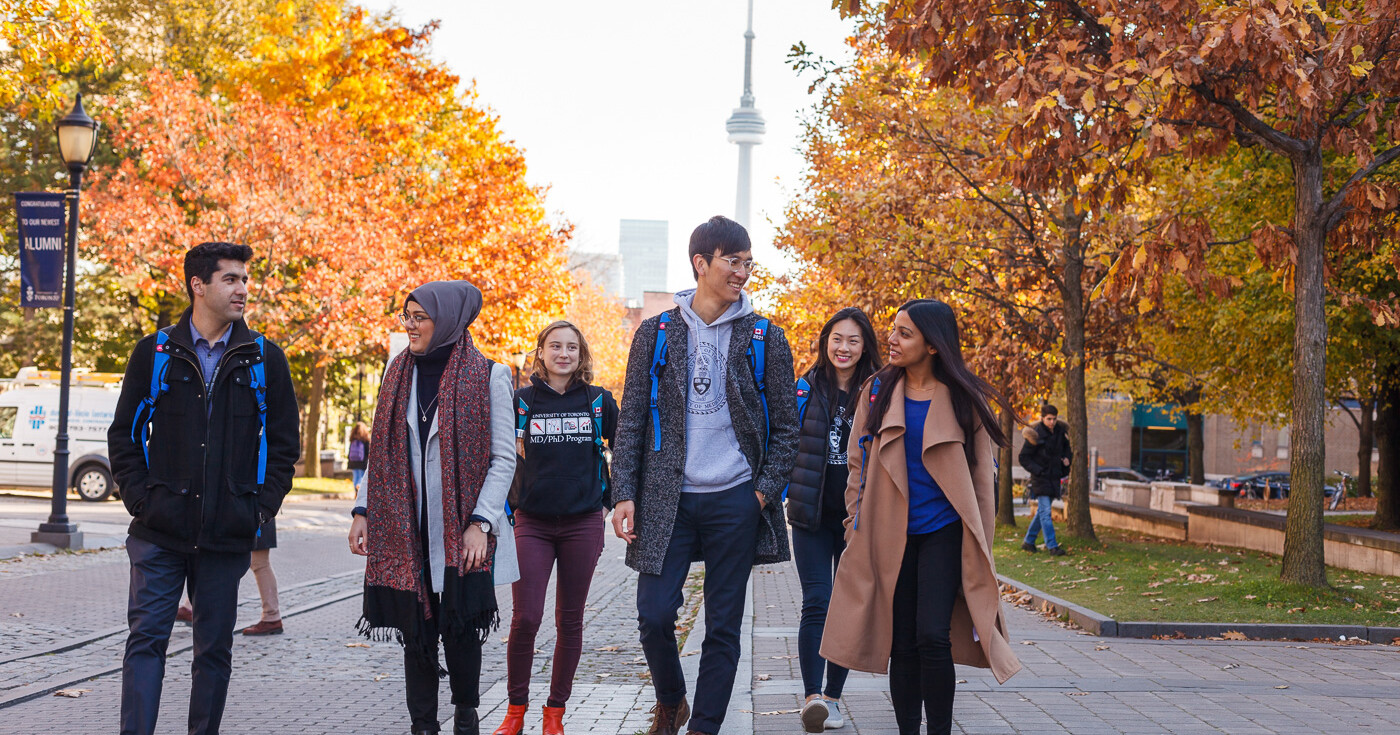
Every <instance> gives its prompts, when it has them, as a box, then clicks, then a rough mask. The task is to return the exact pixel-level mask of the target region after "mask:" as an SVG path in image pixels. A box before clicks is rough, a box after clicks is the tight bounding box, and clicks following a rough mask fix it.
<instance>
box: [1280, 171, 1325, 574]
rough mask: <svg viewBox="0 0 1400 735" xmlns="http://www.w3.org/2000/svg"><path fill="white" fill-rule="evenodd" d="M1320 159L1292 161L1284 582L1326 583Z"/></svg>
mask: <svg viewBox="0 0 1400 735" xmlns="http://www.w3.org/2000/svg"><path fill="white" fill-rule="evenodd" d="M1322 176H1323V170H1322V158H1321V156H1320V155H1319V154H1318V151H1317V149H1316V147H1314V148H1313V149H1312V150H1310V151H1309V152H1308V153H1306V154H1303V155H1300V156H1298V157H1297V158H1295V159H1294V161H1293V181H1294V193H1295V196H1296V198H1297V204H1296V206H1295V207H1294V210H1293V211H1294V214H1293V233H1294V235H1293V236H1294V241H1295V244H1296V246H1297V248H1298V253H1297V264H1296V266H1295V270H1294V275H1293V417H1292V421H1291V428H1290V437H1291V439H1292V441H1291V442H1290V443H1291V449H1292V452H1291V455H1290V461H1289V468H1288V469H1289V475H1290V478H1289V491H1288V520H1287V523H1286V525H1285V526H1284V536H1283V571H1282V573H1281V575H1280V578H1281V579H1282V580H1283V581H1285V582H1292V583H1294V584H1302V585H1307V586H1309V587H1326V586H1327V567H1326V566H1325V564H1324V559H1323V553H1322V504H1323V497H1322V487H1323V477H1324V472H1323V464H1324V462H1325V461H1326V446H1325V444H1324V441H1325V437H1324V435H1323V432H1324V429H1325V428H1326V427H1325V423H1324V422H1325V420H1326V416H1325V413H1326V406H1327V397H1326V393H1325V391H1324V387H1325V382H1326V380H1325V379H1326V374H1327V373H1326V370H1327V314H1326V310H1325V298H1326V293H1325V290H1324V289H1325V286H1326V273H1325V270H1324V269H1325V258H1324V256H1325V254H1326V247H1327V231H1326V229H1325V227H1326V222H1325V219H1324V216H1323V199H1322Z"/></svg>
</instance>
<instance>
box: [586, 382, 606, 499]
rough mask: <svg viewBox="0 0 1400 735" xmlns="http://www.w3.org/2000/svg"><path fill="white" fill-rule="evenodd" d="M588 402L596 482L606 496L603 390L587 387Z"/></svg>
mask: <svg viewBox="0 0 1400 735" xmlns="http://www.w3.org/2000/svg"><path fill="white" fill-rule="evenodd" d="M588 395H589V397H590V400H589V402H588V407H589V411H590V413H592V414H593V450H594V453H595V454H597V455H598V457H597V459H598V462H597V464H598V482H599V484H600V485H602V487H603V495H604V496H606V495H607V494H608V473H606V472H604V471H603V389H602V388H599V387H597V386H592V385H590V386H588Z"/></svg>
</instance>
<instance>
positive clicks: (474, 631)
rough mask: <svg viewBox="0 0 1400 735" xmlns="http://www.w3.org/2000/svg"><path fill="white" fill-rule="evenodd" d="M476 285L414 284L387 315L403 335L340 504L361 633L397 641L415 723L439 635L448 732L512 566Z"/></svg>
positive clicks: (500, 420)
mask: <svg viewBox="0 0 1400 735" xmlns="http://www.w3.org/2000/svg"><path fill="white" fill-rule="evenodd" d="M481 305H482V296H481V291H479V290H477V288H476V287H475V286H473V285H471V284H470V283H467V282H466V281H434V282H432V283H427V284H424V285H422V286H419V287H418V288H416V289H414V290H413V293H412V294H410V295H409V297H408V299H407V301H406V302H405V303H404V307H403V312H402V313H401V314H399V321H400V322H401V323H402V324H403V325H404V329H405V330H406V331H407V332H408V349H406V350H404V351H403V352H401V353H399V354H398V355H397V356H396V357H394V358H393V359H392V360H391V361H390V363H389V368H388V370H387V371H386V372H385V374H384V382H383V383H382V384H381V385H380V388H379V400H378V404H377V407H376V409H375V413H374V430H373V432H372V433H371V442H370V453H369V470H368V472H367V473H366V475H365V478H364V481H363V482H361V483H360V487H359V489H358V491H357V493H356V496H355V507H354V509H353V510H352V511H351V513H352V518H353V520H352V522H351V524H350V537H349V541H350V551H351V552H353V553H355V554H359V555H362V556H368V557H369V560H368V561H367V562H366V564H365V595H364V615H363V617H362V618H360V623H359V629H360V632H361V633H362V634H364V635H365V636H366V637H368V638H372V639H376V640H386V639H389V638H394V639H397V640H399V641H401V642H402V643H403V646H404V689H405V693H406V695H407V699H408V713H409V718H410V720H411V729H412V731H413V733H414V735H424V734H425V733H436V732H438V730H439V726H438V672H439V671H440V668H439V666H438V639H439V638H441V640H442V648H443V651H444V653H445V656H446V659H447V675H448V680H449V682H450V684H451V686H452V704H453V705H454V706H455V707H456V711H455V713H454V718H453V729H452V731H453V733H455V735H477V734H478V732H479V731H480V722H479V720H478V717H477V712H476V708H477V706H478V705H479V703H480V695H481V692H480V688H481V687H480V685H481V646H482V644H483V643H484V642H485V641H486V637H487V636H488V635H489V634H490V632H491V631H492V630H494V629H495V627H496V624H497V616H498V607H497V604H496V590H495V587H494V585H497V584H510V583H512V582H514V581H515V580H516V579H517V578H519V572H518V570H517V568H516V562H515V540H514V535H513V534H512V532H511V526H510V523H509V521H508V520H507V518H506V494H507V493H508V492H509V490H510V483H511V477H512V476H513V475H514V473H515V421H514V411H513V410H512V409H511V405H510V402H511V375H510V372H511V371H510V369H509V368H507V367H505V366H504V365H499V364H497V363H494V362H492V361H490V360H488V359H486V356H485V355H482V354H481V352H480V351H478V350H477V348H476V344H475V343H474V342H473V341H472V335H471V332H469V331H468V327H470V326H471V323H472V322H473V321H475V319H476V317H477V315H478V314H479V313H480V312H481Z"/></svg>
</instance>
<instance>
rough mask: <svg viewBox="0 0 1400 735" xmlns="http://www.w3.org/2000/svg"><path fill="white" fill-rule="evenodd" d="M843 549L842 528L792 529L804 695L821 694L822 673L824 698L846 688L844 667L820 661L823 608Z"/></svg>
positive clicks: (835, 694)
mask: <svg viewBox="0 0 1400 735" xmlns="http://www.w3.org/2000/svg"><path fill="white" fill-rule="evenodd" d="M845 550H846V539H845V528H843V527H841V526H836V527H834V528H833V527H827V526H823V527H821V528H819V529H818V530H816V531H808V530H807V529H805V528H798V527H797V526H793V527H792V560H793V562H794V563H795V564H796V565H797V578H798V579H800V580H802V623H801V625H800V626H799V627H798V629H797V658H798V663H799V664H800V665H801V668H802V687H803V690H804V692H805V696H808V697H810V696H812V695H813V694H821V693H822V673H823V670H825V673H826V696H828V697H830V698H832V699H840V698H841V690H842V689H843V688H845V686H846V674H847V673H848V672H847V670H846V669H845V668H844V667H841V666H838V665H836V664H833V663H828V662H827V661H826V660H824V659H823V658H822V655H821V648H822V632H823V631H824V630H825V629H826V609H827V606H828V605H830V604H831V582H832V579H833V578H834V577H835V576H836V565H837V564H838V563H839V562H840V560H841V552H843V551H845Z"/></svg>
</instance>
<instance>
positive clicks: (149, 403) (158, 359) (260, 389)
mask: <svg viewBox="0 0 1400 735" xmlns="http://www.w3.org/2000/svg"><path fill="white" fill-rule="evenodd" d="M172 329H174V327H166V328H165V329H162V330H160V331H158V332H156V347H155V353H154V356H153V361H152V364H151V388H150V392H148V393H147V394H146V397H145V398H142V399H141V405H140V406H138V407H137V408H136V417H135V418H134V419H132V422H131V441H132V443H136V444H140V445H141V451H142V452H144V453H145V455H146V467H147V469H149V468H150V466H151V450H150V447H149V446H148V440H149V438H150V429H151V421H152V420H154V419H155V415H156V403H157V402H159V401H160V398H161V396H163V395H165V392H166V391H168V390H170V384H169V383H166V382H165V375H166V373H167V372H169V371H170V353H168V352H166V351H165V343H167V342H169V341H170V331H171V330H172ZM256 342H257V344H258V357H260V358H263V357H265V356H266V352H265V350H264V344H263V337H262V335H258V338H257V340H256ZM248 372H249V374H250V376H251V378H250V380H249V383H248V387H249V388H252V389H253V396H254V397H255V398H256V399H257V401H258V420H259V421H260V422H261V423H262V430H261V431H259V432H258V435H259V444H258V485H259V486H261V485H262V484H263V483H264V482H266V480H267V373H266V370H265V369H264V367H263V360H258V361H257V362H255V363H253V365H252V366H251V367H250V368H249V369H248ZM258 535H260V536H261V535H262V529H261V528H259V529H258Z"/></svg>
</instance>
